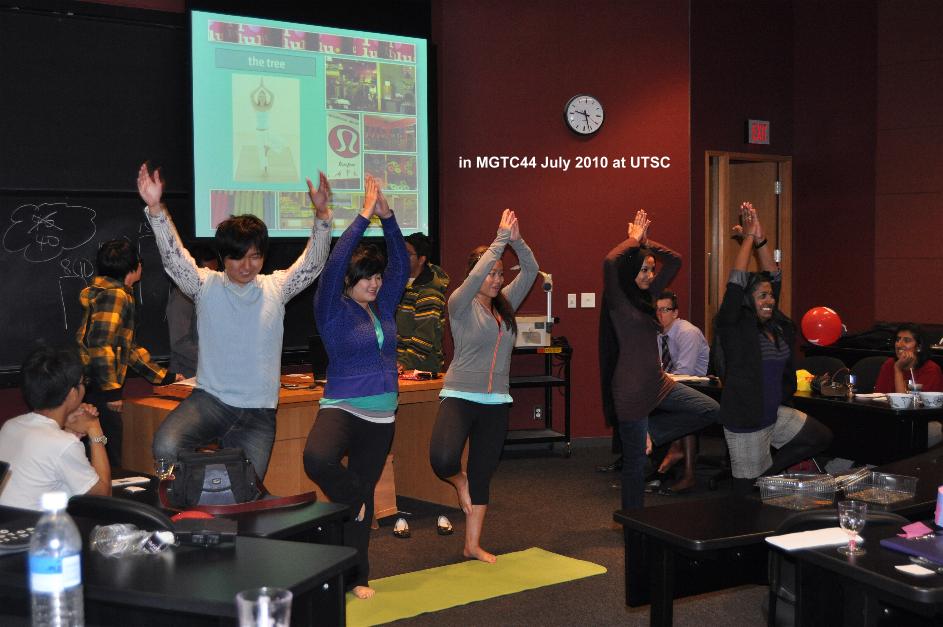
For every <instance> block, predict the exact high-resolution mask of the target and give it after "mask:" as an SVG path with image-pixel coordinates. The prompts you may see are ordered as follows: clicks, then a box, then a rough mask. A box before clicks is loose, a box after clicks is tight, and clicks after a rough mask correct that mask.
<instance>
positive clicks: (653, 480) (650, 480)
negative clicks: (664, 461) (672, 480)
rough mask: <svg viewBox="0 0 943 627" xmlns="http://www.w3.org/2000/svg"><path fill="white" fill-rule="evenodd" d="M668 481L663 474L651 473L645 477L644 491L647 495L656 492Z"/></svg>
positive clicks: (666, 476)
mask: <svg viewBox="0 0 943 627" xmlns="http://www.w3.org/2000/svg"><path fill="white" fill-rule="evenodd" d="M667 479H668V475H667V474H666V473H663V472H653V473H652V474H650V475H648V476H647V477H645V491H646V492H648V493H649V494H651V493H654V492H658V491H659V490H660V489H661V486H662V484H663V483H664V482H665V481H666V480H667Z"/></svg>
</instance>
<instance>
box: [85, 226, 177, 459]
mask: <svg viewBox="0 0 943 627" xmlns="http://www.w3.org/2000/svg"><path fill="white" fill-rule="evenodd" d="M96 266H97V272H98V276H96V277H95V278H94V279H93V280H92V284H91V285H89V286H88V287H86V288H85V289H83V290H82V292H81V293H80V294H79V301H80V302H81V303H82V309H83V311H84V315H83V317H82V324H81V326H79V328H78V330H77V331H76V335H75V339H76V340H77V341H78V343H79V346H80V348H81V354H82V361H83V363H84V364H85V370H86V376H88V379H89V383H88V389H86V391H85V401H86V402H87V403H91V404H92V405H94V406H95V407H96V408H97V409H98V415H99V420H100V422H101V426H102V431H104V433H105V437H106V438H108V448H107V450H108V461H109V462H111V465H112V466H120V465H121V438H122V433H123V431H124V423H123V421H122V420H121V409H122V401H121V397H122V394H123V392H124V379H125V376H126V375H127V372H128V366H131V367H132V368H134V369H135V370H137V371H138V372H139V373H140V374H141V375H142V376H144V377H145V378H146V379H147V380H148V381H150V382H151V383H153V384H154V385H167V384H170V383H173V382H174V381H175V380H177V379H182V378H183V377H182V376H179V377H178V376H177V375H176V373H174V372H172V371H168V370H167V369H166V368H162V367H161V366H160V365H159V364H157V363H155V362H154V361H153V360H152V359H151V355H150V353H148V352H147V349H145V348H144V347H143V346H138V344H137V343H136V342H135V338H134V312H135V302H134V284H135V283H137V282H138V281H140V280H141V271H142V268H141V260H140V258H139V257H138V252H137V249H135V247H134V246H132V245H131V242H129V241H128V240H126V239H123V238H119V239H113V240H110V241H107V242H105V243H104V244H102V245H101V248H99V249H98V258H97V263H96Z"/></svg>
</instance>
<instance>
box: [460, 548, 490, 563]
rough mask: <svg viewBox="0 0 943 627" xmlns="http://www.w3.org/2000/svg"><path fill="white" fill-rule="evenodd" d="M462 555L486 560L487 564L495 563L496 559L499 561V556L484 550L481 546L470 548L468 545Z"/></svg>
mask: <svg viewBox="0 0 943 627" xmlns="http://www.w3.org/2000/svg"><path fill="white" fill-rule="evenodd" d="M462 555H464V556H465V557H467V558H469V559H476V560H480V561H482V562H485V563H486V564H494V563H495V562H496V561H498V558H497V557H495V556H494V555H492V554H491V553H489V552H488V551H486V550H484V549H483V548H481V547H480V546H479V547H475V548H474V549H470V548H468V547H467V546H466V547H465V550H464V551H462Z"/></svg>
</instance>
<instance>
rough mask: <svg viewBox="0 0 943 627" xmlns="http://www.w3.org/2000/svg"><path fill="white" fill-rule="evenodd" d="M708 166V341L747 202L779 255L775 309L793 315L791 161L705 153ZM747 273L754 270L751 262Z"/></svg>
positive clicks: (733, 154) (753, 263) (758, 156)
mask: <svg viewBox="0 0 943 627" xmlns="http://www.w3.org/2000/svg"><path fill="white" fill-rule="evenodd" d="M705 166H706V168H707V178H706V180H707V189H706V203H705V207H706V212H707V215H706V220H705V234H704V238H705V250H706V252H707V254H706V262H707V272H706V273H705V282H706V286H705V293H706V294H707V299H706V302H705V303H704V313H705V317H704V320H705V327H706V328H705V329H704V331H705V334H706V335H707V336H708V339H710V334H711V329H710V326H711V325H710V321H711V320H713V319H714V314H716V313H717V309H718V308H719V307H720V301H721V299H723V295H724V289H725V287H726V284H727V275H728V274H729V272H730V268H731V267H732V266H733V261H734V259H735V257H736V255H737V250H738V249H739V246H740V245H739V244H738V243H737V242H736V241H734V240H733V239H731V237H730V235H731V233H732V228H733V226H734V225H735V224H737V222H738V218H739V208H740V203H742V202H744V201H750V202H752V203H753V206H754V207H756V209H757V212H758V213H759V215H760V220H761V221H762V223H763V229H764V235H765V236H766V237H767V239H768V241H769V244H768V245H769V246H773V247H774V250H776V251H778V255H779V257H778V258H779V259H780V268H781V269H782V271H783V287H782V292H781V293H780V299H779V308H780V310H781V311H782V312H783V313H785V314H786V315H787V316H790V317H791V307H792V281H793V279H794V277H793V276H792V273H791V267H792V193H791V190H792V159H791V157H784V156H774V155H753V154H749V155H748V154H737V153H726V152H708V153H707V154H706V158H705ZM750 270H756V260H755V259H751V261H750Z"/></svg>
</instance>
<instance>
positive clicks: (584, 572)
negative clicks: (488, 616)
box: [347, 548, 606, 627]
mask: <svg viewBox="0 0 943 627" xmlns="http://www.w3.org/2000/svg"><path fill="white" fill-rule="evenodd" d="M605 572H606V569H605V568H604V567H602V566H600V565H599V564H594V563H592V562H585V561H583V560H578V559H573V558H572V557H566V556H564V555H557V554H556V553H551V552H550V551H544V550H543V549H538V548H530V549H527V550H524V551H517V552H515V553H506V554H504V555H499V556H498V561H497V563H495V564H485V563H484V562H479V561H478V560H468V561H467V562H461V563H459V564H450V565H448V566H439V567H437V568H428V569H426V570H420V571H416V572H414V573H405V574H403V575H395V576H393V577H386V578H384V579H375V580H373V581H371V582H370V587H372V588H373V589H375V590H376V591H377V593H376V596H374V597H373V598H372V599H367V600H361V599H357V598H354V596H353V595H352V594H348V595H347V624H348V625H351V626H352V627H360V626H361V625H381V624H383V623H389V622H392V621H394V620H400V619H401V618H409V617H411V616H418V615H419V614H424V613H426V612H438V611H440V610H444V609H447V608H450V607H456V606H458V605H465V604H466V603H472V602H474V601H483V600H485V599H492V598H494V597H499V596H503V595H505V594H513V593H515V592H521V591H523V590H531V589H533V588H540V587H543V586H550V585H553V584H555V583H563V582H564V581H572V580H574V579H582V578H583V577H591V576H593V575H601V574H603V573H605Z"/></svg>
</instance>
